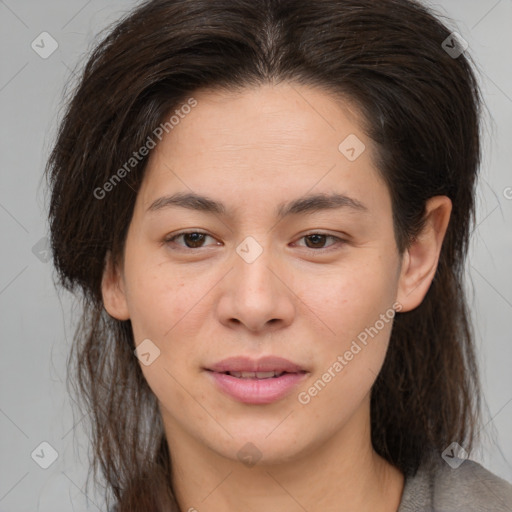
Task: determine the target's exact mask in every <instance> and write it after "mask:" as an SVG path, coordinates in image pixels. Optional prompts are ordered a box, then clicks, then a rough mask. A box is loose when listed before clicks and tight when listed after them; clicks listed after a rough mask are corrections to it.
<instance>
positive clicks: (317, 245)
mask: <svg viewBox="0 0 512 512" xmlns="http://www.w3.org/2000/svg"><path fill="white" fill-rule="evenodd" d="M302 239H304V240H307V241H309V242H310V243H311V245H307V244H306V247H307V248H308V249H313V250H314V249H329V248H330V247H332V246H333V245H336V243H333V244H331V245H329V246H327V247H325V246H324V244H325V242H326V240H327V239H331V240H334V241H335V242H336V241H337V242H339V243H344V242H345V241H344V240H343V239H341V238H339V237H337V236H334V235H327V234H323V233H309V234H308V235H304V236H303V237H301V238H300V239H299V240H302Z"/></svg>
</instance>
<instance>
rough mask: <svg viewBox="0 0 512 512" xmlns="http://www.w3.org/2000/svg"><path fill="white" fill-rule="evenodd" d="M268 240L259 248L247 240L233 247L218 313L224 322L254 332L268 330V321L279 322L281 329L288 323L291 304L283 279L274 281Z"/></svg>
mask: <svg viewBox="0 0 512 512" xmlns="http://www.w3.org/2000/svg"><path fill="white" fill-rule="evenodd" d="M267 235H268V234H267ZM264 236H265V235H262V237H264ZM270 238H271V237H270V235H268V236H267V237H266V238H265V240H262V242H264V244H265V245H262V244H260V242H259V241H258V240H256V237H253V236H248V237H246V238H245V239H244V240H243V241H242V242H241V243H239V244H238V246H237V247H236V254H235V255H234V259H233V267H234V268H233V272H230V277H229V279H230V284H229V292H228V294H227V295H226V296H225V298H224V299H225V300H223V301H221V304H222V306H221V307H220V310H219V312H220V314H221V316H222V317H223V320H224V321H225V322H228V323H232V322H233V321H234V320H236V321H237V323H240V324H244V325H245V326H246V327H247V328H248V329H250V330H252V331H257V330H262V329H264V328H265V327H268V325H270V321H273V322H272V324H275V323H276V322H277V321H279V325H281V326H283V325H288V324H289V323H290V322H291V321H292V318H293V314H294V306H293V300H292V298H291V297H290V296H289V292H288V290H287V287H286V286H285V285H284V284H283V282H281V281H285V278H284V277H281V278H279V277H278V274H279V271H277V270H276V268H279V263H278V262H277V261H274V259H273V252H274V251H273V250H272V249H271V248H270V242H268V241H269V240H270ZM260 239H261V238H260ZM267 242H268V243H267ZM275 327H277V324H276V325H275Z"/></svg>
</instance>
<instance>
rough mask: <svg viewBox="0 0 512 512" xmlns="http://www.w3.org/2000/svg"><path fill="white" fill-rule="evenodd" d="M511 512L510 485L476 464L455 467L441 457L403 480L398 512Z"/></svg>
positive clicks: (511, 491) (511, 492) (464, 462)
mask: <svg viewBox="0 0 512 512" xmlns="http://www.w3.org/2000/svg"><path fill="white" fill-rule="evenodd" d="M427 511H428V512H489V511H492V512H512V484H510V483H508V482H507V481H505V480H503V479H502V478H500V477H498V476H496V475H495V474H493V473H491V472H490V471H488V470H487V469H485V468H484V467H482V466H481V465H480V464H478V463H477V462H474V461H472V460H469V459H468V460H465V461H463V462H462V464H461V465H460V466H459V467H457V468H452V467H450V466H449V465H448V464H447V463H446V462H445V461H444V460H443V459H442V458H441V457H435V458H433V459H432V460H430V461H429V462H426V463H425V464H423V465H422V466H421V467H420V468H419V469H418V472H417V473H416V475H414V476H411V477H408V478H406V480H405V486H404V491H403V495H402V501H401V502H400V508H399V509H398V512H427Z"/></svg>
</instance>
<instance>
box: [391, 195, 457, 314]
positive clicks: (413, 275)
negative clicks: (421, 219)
mask: <svg viewBox="0 0 512 512" xmlns="http://www.w3.org/2000/svg"><path fill="white" fill-rule="evenodd" d="M451 211H452V202H451V200H450V198H449V197H447V196H435V197H431V198H430V199H429V200H428V201H427V203H426V208H425V225H424V228H423V229H422V231H421V232H420V233H419V234H418V236H417V237H416V238H415V239H414V240H413V241H412V243H411V245H410V247H409V248H408V249H406V251H405V252H404V255H403V260H402V269H401V272H400V278H399V282H398V293H397V301H398V302H399V303H400V304H401V305H402V309H401V310H400V311H402V312H405V311H411V310H413V309H415V308H417V307H418V306H419V305H420V304H421V303H422V301H423V299H424V297H425V295H426V294H427V292H428V289H429V288H430V285H431V283H432V280H433V279H434V275H435V273H436V269H437V264H438V261H439V254H440V253H441V246H442V243H443V240H444V236H445V234H446V229H447V228H448V222H449V220H450V214H451Z"/></svg>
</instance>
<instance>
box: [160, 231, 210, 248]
mask: <svg viewBox="0 0 512 512" xmlns="http://www.w3.org/2000/svg"><path fill="white" fill-rule="evenodd" d="M182 237H183V241H184V242H185V245H183V244H179V243H178V244H177V245H179V246H180V247H183V248H185V249H198V248H199V249H200V248H201V247H202V246H203V243H204V241H205V239H206V238H211V239H212V240H214V238H213V237H211V236H210V235H207V234H206V233H202V232H200V231H185V232H183V233H178V234H177V235H173V236H171V237H168V238H166V239H165V240H164V242H165V243H166V244H170V243H173V244H174V243H176V242H175V241H176V240H177V239H179V238H182Z"/></svg>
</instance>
